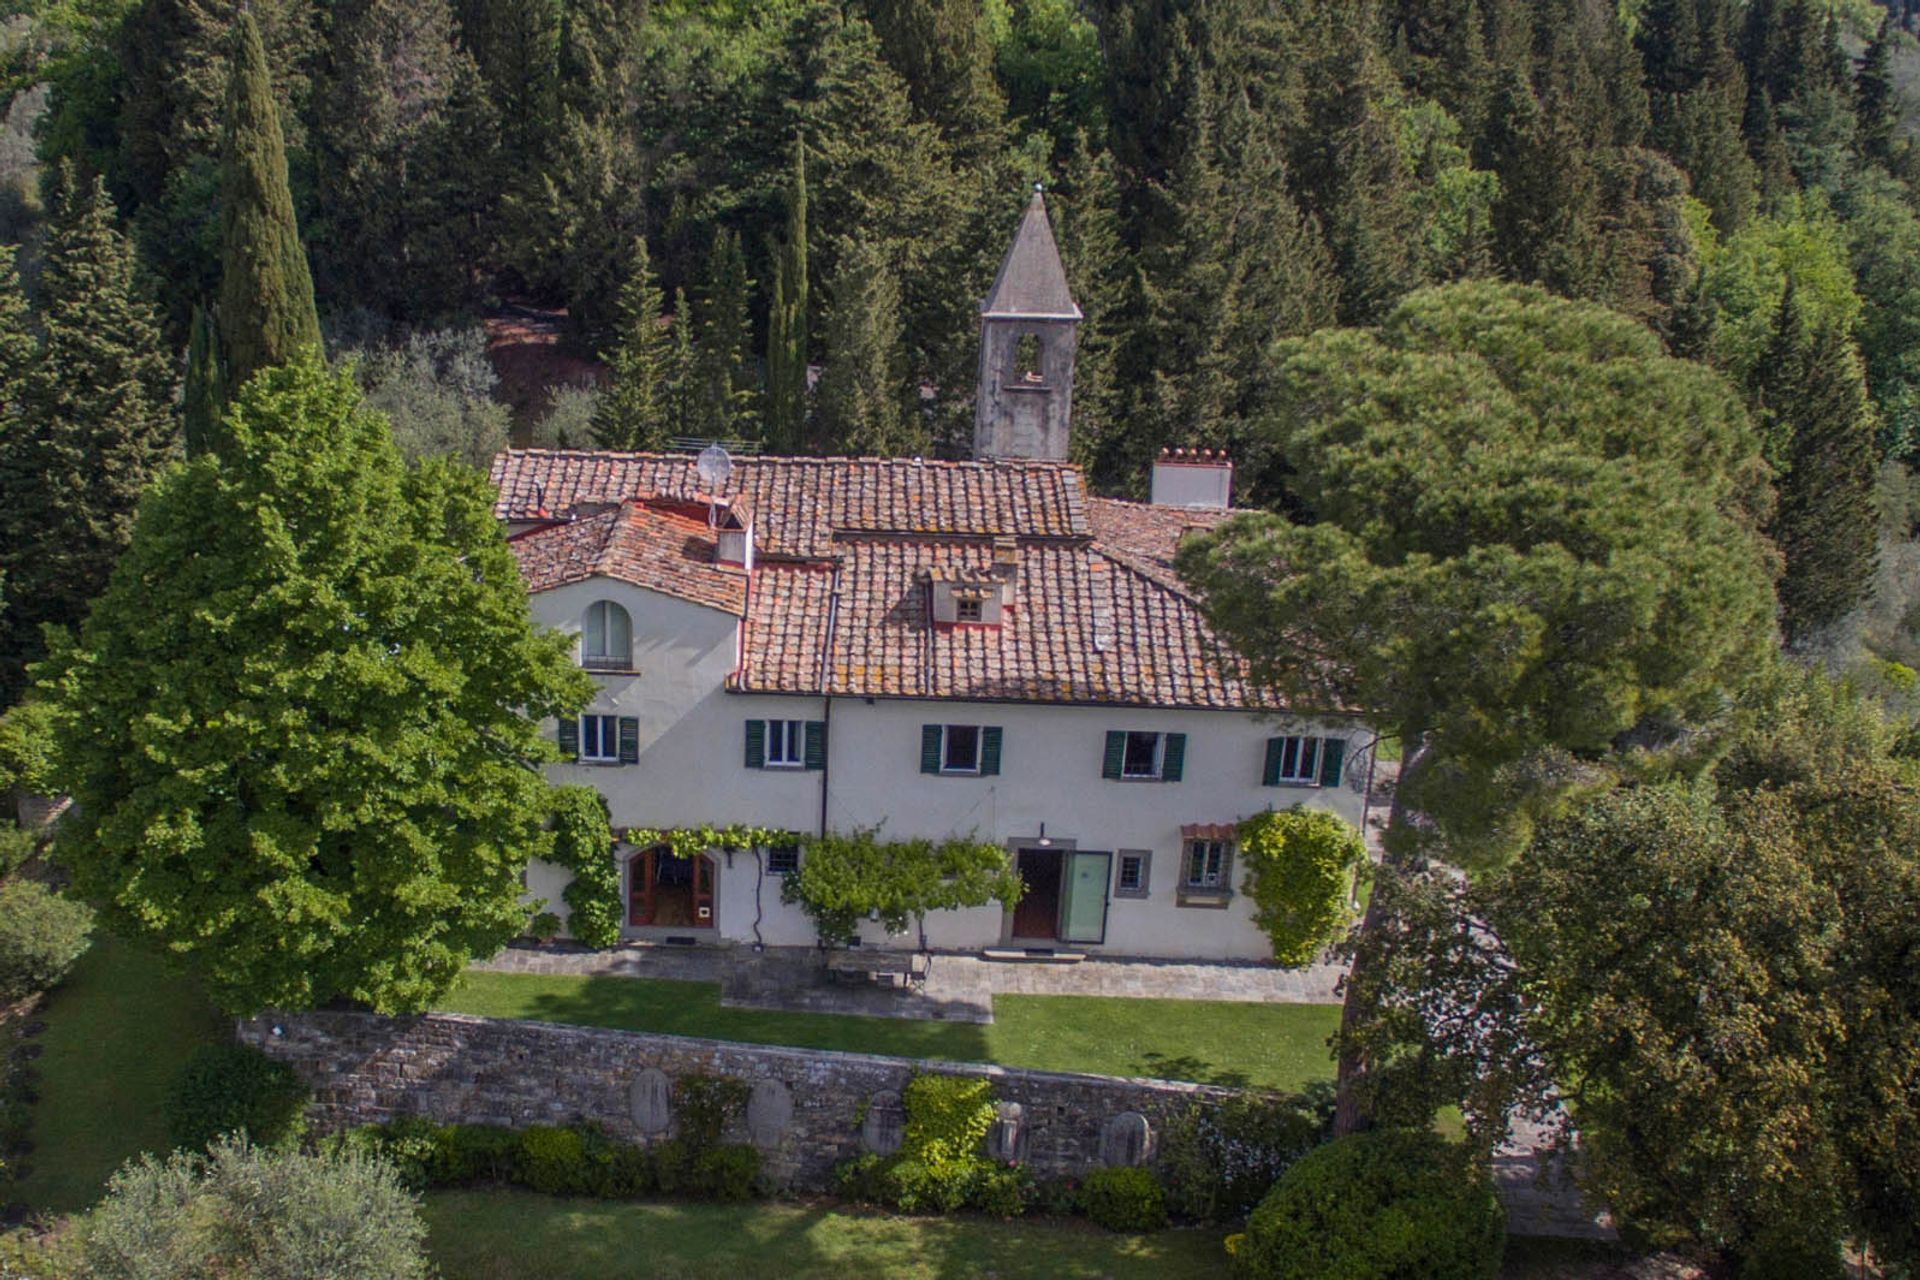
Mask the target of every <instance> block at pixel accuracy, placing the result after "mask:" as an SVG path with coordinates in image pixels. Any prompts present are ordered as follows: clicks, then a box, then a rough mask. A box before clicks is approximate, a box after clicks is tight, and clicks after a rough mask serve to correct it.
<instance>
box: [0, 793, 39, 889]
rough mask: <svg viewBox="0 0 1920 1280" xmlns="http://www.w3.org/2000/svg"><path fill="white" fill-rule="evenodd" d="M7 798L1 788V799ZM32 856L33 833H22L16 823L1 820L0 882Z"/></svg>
mask: <svg viewBox="0 0 1920 1280" xmlns="http://www.w3.org/2000/svg"><path fill="white" fill-rule="evenodd" d="M5 798H6V793H5V790H4V788H0V799H5ZM32 856H33V835H32V833H30V832H26V831H22V830H21V829H20V828H19V827H18V826H17V825H15V824H14V823H11V822H8V821H6V820H5V819H0V880H4V879H6V878H7V877H8V876H10V875H12V874H13V873H14V872H16V871H18V870H19V869H20V868H21V867H22V866H23V865H24V864H25V863H26V861H27V859H28V858H30V857H32Z"/></svg>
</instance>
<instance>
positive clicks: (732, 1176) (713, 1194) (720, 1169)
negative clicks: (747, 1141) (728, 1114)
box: [693, 1144, 760, 1200]
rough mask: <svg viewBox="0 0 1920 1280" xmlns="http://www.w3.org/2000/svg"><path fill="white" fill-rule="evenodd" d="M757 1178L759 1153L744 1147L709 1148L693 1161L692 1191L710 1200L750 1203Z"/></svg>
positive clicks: (742, 1145) (758, 1173) (758, 1177)
mask: <svg viewBox="0 0 1920 1280" xmlns="http://www.w3.org/2000/svg"><path fill="white" fill-rule="evenodd" d="M759 1179H760V1153H759V1152H758V1151H756V1150H754V1149H753V1148H752V1147H749V1146H746V1145H744V1144H740V1145H731V1146H724V1147H711V1148H709V1149H708V1150H706V1151H703V1152H701V1153H700V1155H699V1157H698V1158H697V1159H696V1160H695V1162H694V1179H693V1190H694V1191H695V1193H696V1194H698V1195H701V1196H703V1197H705V1198H707V1199H710V1200H751V1199H752V1198H753V1193H754V1188H755V1186H756V1185H757V1184H758V1182H759Z"/></svg>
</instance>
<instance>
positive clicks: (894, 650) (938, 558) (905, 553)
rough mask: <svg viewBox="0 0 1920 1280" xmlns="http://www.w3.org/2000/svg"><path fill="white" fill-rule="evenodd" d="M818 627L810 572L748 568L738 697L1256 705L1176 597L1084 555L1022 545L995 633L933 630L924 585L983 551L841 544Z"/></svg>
mask: <svg viewBox="0 0 1920 1280" xmlns="http://www.w3.org/2000/svg"><path fill="white" fill-rule="evenodd" d="M842 550H843V553H844V558H843V559H842V561H841V562H840V565H839V568H838V570H837V578H834V579H832V581H837V584H838V586H839V588H840V596H839V599H838V601H837V602H836V603H835V604H834V606H833V608H832V610H831V612H832V615H833V620H832V626H831V630H829V627H828V624H827V615H828V612H829V610H828V609H827V608H826V607H825V606H826V604H827V599H826V597H827V593H828V591H829V590H830V589H831V583H830V582H823V581H822V579H827V578H829V575H827V574H823V573H822V572H820V570H819V569H818V568H817V567H813V566H805V565H795V564H781V563H777V562H776V563H762V564H760V565H758V566H757V567H756V568H755V570H754V584H753V599H752V602H751V605H750V608H749V612H748V616H747V643H746V645H745V646H744V648H745V654H746V657H745V662H744V663H743V665H742V667H741V669H740V671H739V673H738V675H737V676H736V679H735V687H736V688H738V689H741V690H743V691H756V692H768V693H773V692H779V693H820V692H822V691H823V688H822V683H821V674H822V669H821V656H822V652H823V647H827V652H828V656H827V661H826V667H825V676H826V681H825V686H824V692H827V693H832V694H845V695H851V696H869V697H910V698H961V699H970V700H990V701H1000V700H1012V701H1021V702H1095V703H1121V704H1134V705H1143V706H1163V707H1210V708H1221V709H1231V708H1243V707H1254V706H1263V705H1267V700H1265V699H1263V698H1262V697H1260V695H1259V693H1258V691H1257V690H1254V689H1253V688H1251V687H1250V686H1249V685H1248V684H1247V683H1246V682H1245V681H1244V680H1243V679H1242V678H1241V677H1240V662H1239V660H1238V658H1237V657H1235V656H1234V655H1233V654H1231V653H1228V652H1227V651H1226V650H1225V649H1224V648H1223V647H1222V646H1221V645H1220V643H1219V642H1218V640H1216V639H1215V637H1214V635H1213V633H1212V632H1211V631H1210V630H1209V629H1208V628H1207V626H1206V624H1205V622H1204V621H1203V620H1202V619H1201V617H1200V612H1199V610H1198V609H1197V608H1196V607H1194V605H1193V604H1192V602H1191V601H1189V600H1187V599H1186V598H1185V597H1183V596H1180V595H1177V594H1175V593H1173V592H1170V591H1168V590H1166V589H1165V588H1164V587H1162V586H1161V585H1160V584H1158V583H1156V582H1154V581H1153V580H1152V579H1151V578H1148V577H1147V576H1146V575H1144V574H1141V573H1138V572H1135V571H1134V570H1132V569H1130V568H1128V567H1127V566H1125V565H1123V564H1116V563H1110V562H1109V561H1108V560H1106V558H1105V557H1103V556H1101V555H1099V554H1098V553H1097V552H1095V551H1094V550H1093V549H1092V547H1091V546H1089V545H1087V544H1084V543H1080V544H1067V543H1031V544H1026V545H1023V546H1022V547H1021V548H1020V557H1019V574H1020V580H1019V581H1020V585H1019V593H1018V601H1019V603H1018V604H1017V605H1016V607H1014V608H1013V609H1011V610H1010V611H1009V612H1008V614H1007V619H1008V620H1007V621H1006V622H1005V623H1003V624H1002V625H1000V626H957V627H935V626H932V625H930V624H929V620H928V592H927V584H926V579H925V577H924V576H923V575H926V574H928V573H930V572H931V573H939V574H947V575H958V574H960V573H966V572H980V571H983V570H984V569H985V568H986V566H988V565H989V564H991V563H992V556H993V548H992V546H991V545H990V544H986V543H980V542H962V541H949V542H917V541H908V540H901V539H875V538H848V539H844V540H843V542H842Z"/></svg>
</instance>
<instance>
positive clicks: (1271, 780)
mask: <svg viewBox="0 0 1920 1280" xmlns="http://www.w3.org/2000/svg"><path fill="white" fill-rule="evenodd" d="M1286 747H1287V740H1286V739H1285V738H1268V739H1267V762H1266V764H1264V765H1262V766H1261V767H1260V785H1261V786H1263V787H1277V786H1279V785H1280V753H1281V752H1282V751H1284V750H1286Z"/></svg>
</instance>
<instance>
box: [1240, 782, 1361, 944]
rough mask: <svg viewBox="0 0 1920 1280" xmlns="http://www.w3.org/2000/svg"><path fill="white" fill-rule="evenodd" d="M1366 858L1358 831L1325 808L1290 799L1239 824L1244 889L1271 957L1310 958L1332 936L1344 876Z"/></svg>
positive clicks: (1340, 914) (1339, 916)
mask: <svg viewBox="0 0 1920 1280" xmlns="http://www.w3.org/2000/svg"><path fill="white" fill-rule="evenodd" d="M1366 859H1367V845H1366V840H1365V839H1364V838H1363V837H1362V836H1361V834H1360V832H1359V831H1358V830H1357V829H1355V828H1354V826H1353V825H1352V824H1351V823H1349V822H1347V821H1346V820H1345V819H1343V818H1340V817H1338V816H1337V815H1335V814H1331V813H1327V812H1324V811H1323V810H1319V809H1303V808H1301V807H1300V806H1299V805H1295V806H1294V807H1293V808H1291V809H1283V810H1280V811H1279V812H1277V813H1271V812H1270V813H1261V814H1256V815H1254V816H1253V817H1251V818H1248V819H1247V820H1246V821H1245V822H1242V823H1241V824H1240V860H1241V865H1243V866H1244V867H1246V869H1247V872H1246V875H1247V879H1246V889H1247V896H1249V897H1251V898H1252V899H1253V902H1254V912H1253V919H1254V923H1255V924H1257V925H1259V926H1260V927H1261V928H1262V929H1263V930H1265V931H1266V934H1267V937H1268V938H1270V939H1271V940H1272V942H1273V960H1274V963H1275V964H1280V965H1285V966H1287V967H1289V968H1298V967H1299V966H1301V965H1305V964H1310V963H1312V961H1313V959H1314V957H1315V956H1317V955H1319V954H1320V952H1321V950H1322V949H1323V948H1325V947H1326V945H1327V944H1328V943H1330V942H1332V941H1333V939H1334V936H1335V935H1336V934H1338V933H1339V932H1340V930H1341V928H1342V927H1344V926H1345V925H1346V923H1347V919H1348V914H1349V913H1348V909H1347V892H1348V884H1349V882H1350V881H1351V880H1352V878H1353V873H1354V870H1355V869H1356V868H1358V867H1360V866H1362V865H1364V864H1365V862H1366Z"/></svg>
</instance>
